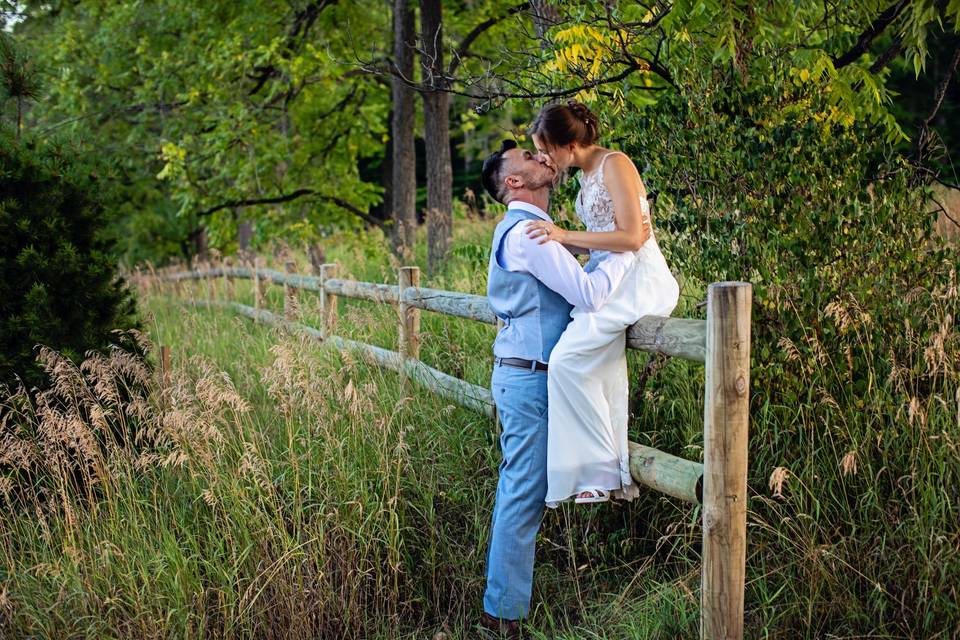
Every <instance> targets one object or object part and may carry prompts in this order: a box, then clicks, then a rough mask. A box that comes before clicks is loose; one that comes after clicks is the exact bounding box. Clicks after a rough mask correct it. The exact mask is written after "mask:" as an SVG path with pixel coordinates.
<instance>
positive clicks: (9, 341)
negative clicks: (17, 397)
mask: <svg viewBox="0 0 960 640" xmlns="http://www.w3.org/2000/svg"><path fill="white" fill-rule="evenodd" d="M109 190H110V185H109V183H108V181H105V180H101V179H100V177H99V176H98V173H97V166H96V165H95V164H94V163H92V162H91V161H89V160H88V159H87V158H84V157H82V156H81V155H80V154H79V153H78V152H77V151H76V150H74V149H73V148H72V147H71V145H70V143H68V142H58V141H43V140H40V139H36V138H31V137H30V136H23V138H22V139H21V140H20V141H17V140H15V136H14V135H13V134H12V133H11V132H9V131H5V130H0V273H2V277H0V383H6V384H9V385H13V384H14V383H15V381H16V379H17V378H20V379H21V380H22V381H23V382H24V383H25V384H26V385H27V386H28V387H29V386H38V387H43V386H44V379H45V378H44V376H43V375H42V372H41V371H40V369H39V368H38V366H37V364H36V362H35V356H36V352H35V347H36V345H38V344H40V345H44V346H47V347H50V348H52V349H55V350H57V351H60V352H62V353H63V354H64V355H65V356H67V357H68V358H71V359H74V360H77V361H79V360H82V359H83V355H84V354H85V353H86V352H87V351H88V350H98V351H102V350H104V349H105V348H106V347H107V346H108V345H109V344H110V342H111V332H112V331H114V330H116V329H130V328H135V327H136V326H137V324H138V323H137V320H136V316H135V304H134V299H133V296H132V294H131V292H130V291H129V290H128V289H127V287H126V285H125V283H124V282H123V280H122V279H121V278H120V277H119V276H118V274H117V257H116V255H115V251H114V240H113V239H112V238H110V237H109V236H108V234H107V233H106V231H105V230H106V228H107V224H108V219H107V214H106V211H105V208H104V206H103V203H104V201H105V199H106V197H107V196H108V194H109Z"/></svg>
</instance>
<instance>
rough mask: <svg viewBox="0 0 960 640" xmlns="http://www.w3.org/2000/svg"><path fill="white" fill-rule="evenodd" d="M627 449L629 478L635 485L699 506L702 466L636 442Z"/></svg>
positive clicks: (701, 488)
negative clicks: (631, 477)
mask: <svg viewBox="0 0 960 640" xmlns="http://www.w3.org/2000/svg"><path fill="white" fill-rule="evenodd" d="M628 444H629V446H630V475H631V476H633V479H634V480H635V481H636V482H637V483H638V484H642V485H643V486H645V487H649V488H651V489H656V490H657V491H660V492H661V493H665V494H667V495H668V496H673V497H674V498H680V499H681V500H685V501H687V502H691V503H693V504H699V503H700V501H701V498H702V496H703V493H702V491H703V465H702V464H700V463H699V462H693V461H692V460H685V459H683V458H678V457H677V456H674V455H671V454H669V453H664V452H663V451H660V450H659V449H654V448H652V447H647V446H644V445H642V444H637V443H636V442H630V443H628Z"/></svg>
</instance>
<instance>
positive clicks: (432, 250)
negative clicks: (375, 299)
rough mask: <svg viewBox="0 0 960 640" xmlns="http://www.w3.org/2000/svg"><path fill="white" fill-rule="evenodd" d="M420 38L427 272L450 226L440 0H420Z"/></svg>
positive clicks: (442, 250) (442, 252)
mask: <svg viewBox="0 0 960 640" xmlns="http://www.w3.org/2000/svg"><path fill="white" fill-rule="evenodd" d="M420 28H421V32H422V38H423V47H422V49H421V51H422V54H421V56H422V64H423V84H424V85H426V86H428V87H432V88H433V89H434V90H433V91H429V90H427V91H424V92H423V94H422V95H423V117H424V130H425V133H424V138H425V142H426V150H427V211H426V215H425V216H424V217H425V218H426V221H427V253H428V264H429V268H430V271H431V273H432V272H433V271H434V270H435V269H436V267H437V266H438V265H439V263H440V261H441V260H443V258H444V257H445V256H446V255H447V251H448V250H449V248H450V235H451V232H452V229H453V216H452V209H453V167H452V166H451V160H450V94H449V93H447V92H446V91H444V89H445V88H446V80H445V78H444V75H443V74H444V66H443V14H442V4H441V0H420Z"/></svg>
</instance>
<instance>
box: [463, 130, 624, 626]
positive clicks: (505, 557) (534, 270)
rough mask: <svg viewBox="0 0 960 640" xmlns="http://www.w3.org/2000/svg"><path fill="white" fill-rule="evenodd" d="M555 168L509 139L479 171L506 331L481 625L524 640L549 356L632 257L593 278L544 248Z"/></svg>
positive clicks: (496, 351)
mask: <svg viewBox="0 0 960 640" xmlns="http://www.w3.org/2000/svg"><path fill="white" fill-rule="evenodd" d="M556 177H557V172H556V169H554V168H553V166H551V164H549V163H548V162H547V159H546V158H545V157H543V156H540V155H534V154H533V153H531V152H530V151H528V150H526V149H522V148H520V147H518V146H517V143H516V142H514V141H512V140H506V141H504V142H503V144H502V145H501V147H500V150H499V151H496V152H495V153H492V154H490V156H489V157H488V158H487V159H486V160H485V161H484V163H483V171H482V180H483V186H484V188H485V189H486V190H487V192H488V193H490V195H491V196H493V198H494V199H495V200H497V201H498V202H500V203H502V204H505V205H507V212H506V214H504V217H503V220H501V221H500V223H499V224H498V225H497V227H496V229H494V232H493V246H492V248H491V250H490V266H489V273H488V281H487V296H488V299H489V302H490V306H491V307H492V308H493V311H494V313H496V315H497V317H498V318H500V319H501V320H502V321H503V323H504V325H505V326H504V327H503V328H502V329H501V330H500V331H499V332H498V333H497V337H496V340H495V341H494V343H493V356H494V367H493V376H492V379H491V390H492V391H493V399H494V402H495V403H496V406H497V415H498V416H499V418H500V424H501V426H502V429H503V431H502V433H501V436H500V449H501V452H502V454H503V461H502V462H501V463H500V468H499V473H500V478H499V481H498V484H497V495H496V501H495V503H494V507H493V522H492V525H491V534H490V547H489V549H488V552H487V587H486V591H485V593H484V596H483V613H481V615H480V626H481V628H482V629H484V630H489V631H491V632H494V633H495V634H498V635H499V636H506V637H510V638H514V637H519V634H520V620H521V619H522V618H525V617H526V616H527V613H528V612H529V609H530V592H531V588H532V585H533V562H534V555H535V549H536V538H537V530H538V529H539V528H540V520H541V518H542V516H543V509H544V498H545V497H546V491H547V376H548V375H549V368H548V364H547V363H548V362H549V360H550V352H551V351H552V350H553V347H554V345H555V344H556V343H557V341H558V340H559V339H560V334H562V333H563V331H564V329H565V328H566V327H567V323H569V322H570V312H571V310H572V309H573V307H574V306H576V307H579V308H581V309H584V310H586V311H594V310H596V309H598V308H599V307H600V306H602V304H603V302H604V301H605V300H606V298H607V296H609V295H610V293H611V292H612V291H613V290H614V289H616V288H617V285H618V284H619V283H620V280H621V279H622V278H623V276H624V274H625V273H626V270H627V267H628V266H629V264H630V262H631V260H632V256H631V255H630V254H617V253H613V254H610V256H609V257H607V258H606V259H604V260H603V261H601V262H600V264H599V266H598V267H597V268H596V269H595V270H594V271H592V272H591V273H586V272H584V270H583V268H582V267H581V266H580V263H579V262H577V260H576V258H574V257H573V255H572V254H571V253H570V252H569V251H568V250H567V249H566V248H564V247H563V246H562V245H560V244H559V243H556V242H547V243H544V244H540V243H539V241H538V240H537V239H532V238H530V237H529V236H527V234H526V233H525V227H526V224H525V223H526V222H527V221H532V220H547V221H550V216H549V215H548V214H547V208H548V206H549V198H550V188H551V187H552V185H553V184H554V182H555V180H556Z"/></svg>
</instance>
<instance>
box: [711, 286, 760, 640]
mask: <svg viewBox="0 0 960 640" xmlns="http://www.w3.org/2000/svg"><path fill="white" fill-rule="evenodd" d="M751 299H752V288H751V286H750V284H749V283H746V282H718V283H714V284H711V285H710V286H709V287H708V288H707V335H706V347H707V352H706V366H705V376H704V377H705V386H704V390H705V393H704V407H703V460H704V462H703V511H702V514H703V515H702V517H703V569H702V573H701V581H702V582H701V596H700V598H701V600H700V636H701V638H703V639H704V640H741V639H742V638H743V595H744V570H745V565H746V548H747V431H748V411H749V405H750V304H751Z"/></svg>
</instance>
